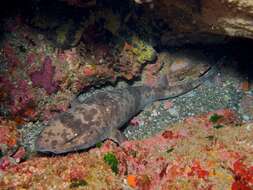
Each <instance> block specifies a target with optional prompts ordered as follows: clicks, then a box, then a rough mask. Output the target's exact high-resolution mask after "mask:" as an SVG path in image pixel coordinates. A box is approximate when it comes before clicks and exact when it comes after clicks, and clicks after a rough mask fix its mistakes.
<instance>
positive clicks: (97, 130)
mask: <svg viewBox="0 0 253 190" xmlns="http://www.w3.org/2000/svg"><path fill="white" fill-rule="evenodd" d="M214 70H215V69H213V68H211V69H210V70H209V71H208V72H207V73H206V74H205V75H203V76H202V77H200V78H199V79H197V80H194V81H192V82H188V83H185V84H179V85H176V86H169V87H168V86H167V84H166V82H165V83H163V85H160V86H158V87H155V88H152V87H149V86H133V87H127V88H122V89H115V90H110V91H102V92H98V93H96V94H93V95H92V96H90V97H87V98H86V99H85V100H84V101H82V102H77V103H75V104H74V105H73V106H72V107H71V108H70V109H69V110H68V111H67V112H64V113H61V114H59V115H58V116H57V117H55V118H54V119H53V120H51V122H49V124H48V126H46V127H45V128H44V129H43V130H42V132H41V133H40V135H39V137H38V138H37V140H36V145H35V146H36V150H37V151H38V152H43V153H54V154H62V153H67V152H73V151H78V150H84V149H88V148H90V147H92V146H94V145H96V143H99V142H101V141H103V140H105V139H112V140H114V141H116V142H118V143H121V142H122V141H124V140H125V139H124V137H123V135H122V134H121V133H120V131H119V129H120V128H121V127H122V126H123V125H124V124H125V123H127V122H128V121H129V120H130V119H131V118H132V117H133V116H135V115H136V114H138V113H139V112H140V111H141V110H143V109H144V108H145V106H146V105H149V104H151V103H152V102H154V101H158V100H162V99H168V98H174V97H177V96H179V95H182V94H185V93H187V92H189V91H191V90H193V89H194V88H196V87H198V86H199V85H201V84H202V83H203V82H205V81H206V80H208V79H210V77H212V76H213V74H214V73H215V72H214Z"/></svg>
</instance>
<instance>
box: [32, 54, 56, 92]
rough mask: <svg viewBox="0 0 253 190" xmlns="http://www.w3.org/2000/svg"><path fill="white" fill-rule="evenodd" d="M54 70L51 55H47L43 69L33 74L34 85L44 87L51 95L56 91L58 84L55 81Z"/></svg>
mask: <svg viewBox="0 0 253 190" xmlns="http://www.w3.org/2000/svg"><path fill="white" fill-rule="evenodd" d="M54 70H55V68H54V67H53V65H52V60H51V59H50V57H49V56H47V57H45V59H44V61H43V65H42V68H41V70H39V71H35V72H33V73H32V74H31V80H32V82H33V85H34V86H39V87H41V88H44V89H45V90H46V92H47V93H48V94H49V95H50V94H52V93H54V92H56V91H57V90H58V84H57V83H56V82H55V81H53V76H54Z"/></svg>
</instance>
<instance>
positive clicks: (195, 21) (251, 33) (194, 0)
mask: <svg viewBox="0 0 253 190" xmlns="http://www.w3.org/2000/svg"><path fill="white" fill-rule="evenodd" d="M153 4H154V8H153V9H149V11H148V12H149V14H152V11H155V12H156V13H155V14H156V15H159V16H162V18H163V20H164V21H165V22H166V23H167V24H168V25H169V27H170V29H171V30H169V29H168V31H167V32H166V31H164V32H163V35H162V36H161V37H162V41H163V44H164V45H166V44H167V45H168V46H170V44H171V46H173V45H183V44H187V43H191V44H192V43H196V42H197V43H210V42H209V41H210V40H211V41H216V40H218V41H220V42H222V41H224V40H225V39H224V37H222V36H220V37H219V35H223V36H224V35H225V36H231V37H244V38H251V39H252V38H253V25H252V16H253V2H252V1H251V0H224V1H220V0H210V1H202V0H191V1H189V0H182V1H174V0H161V1H155V0H154V1H153ZM217 35H218V36H217Z"/></svg>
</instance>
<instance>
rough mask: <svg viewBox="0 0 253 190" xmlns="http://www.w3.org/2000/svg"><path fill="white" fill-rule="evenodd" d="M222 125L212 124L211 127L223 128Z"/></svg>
mask: <svg viewBox="0 0 253 190" xmlns="http://www.w3.org/2000/svg"><path fill="white" fill-rule="evenodd" d="M223 127H224V125H214V126H213V128H215V129H220V128H223Z"/></svg>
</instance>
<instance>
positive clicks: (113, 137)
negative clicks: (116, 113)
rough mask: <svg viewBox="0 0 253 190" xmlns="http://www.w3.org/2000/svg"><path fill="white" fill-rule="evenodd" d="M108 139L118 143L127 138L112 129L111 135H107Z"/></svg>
mask: <svg viewBox="0 0 253 190" xmlns="http://www.w3.org/2000/svg"><path fill="white" fill-rule="evenodd" d="M109 139H111V140H113V141H114V142H116V143H117V144H119V145H120V144H121V143H122V142H124V141H126V140H127V138H126V136H125V135H124V134H123V133H121V132H120V131H119V130H115V131H113V132H112V133H111V136H110V137H109Z"/></svg>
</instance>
